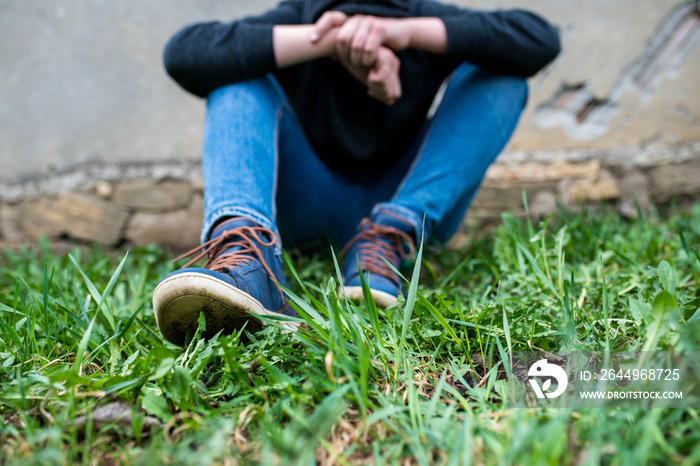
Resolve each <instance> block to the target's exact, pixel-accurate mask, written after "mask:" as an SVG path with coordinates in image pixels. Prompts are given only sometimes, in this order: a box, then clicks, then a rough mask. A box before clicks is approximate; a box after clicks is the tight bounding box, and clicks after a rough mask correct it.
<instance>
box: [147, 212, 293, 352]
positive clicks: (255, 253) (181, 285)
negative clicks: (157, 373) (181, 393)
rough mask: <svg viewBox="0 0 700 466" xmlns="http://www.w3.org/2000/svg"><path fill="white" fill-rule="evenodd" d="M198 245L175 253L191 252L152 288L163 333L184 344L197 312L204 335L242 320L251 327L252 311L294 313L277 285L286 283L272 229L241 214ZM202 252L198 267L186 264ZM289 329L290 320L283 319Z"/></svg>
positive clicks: (257, 324)
mask: <svg viewBox="0 0 700 466" xmlns="http://www.w3.org/2000/svg"><path fill="white" fill-rule="evenodd" d="M211 238H212V239H210V240H209V241H207V242H206V243H204V244H202V245H201V246H198V247H196V248H195V249H193V250H192V251H190V252H187V253H185V254H183V255H182V256H180V257H178V258H177V259H175V261H178V260H180V259H183V258H185V257H190V256H195V257H194V258H193V259H192V260H191V261H190V262H188V263H187V264H186V265H185V266H184V268H182V269H180V270H177V271H175V272H173V273H171V274H169V275H168V276H167V277H165V278H164V279H163V280H162V281H161V282H160V283H159V284H158V286H157V287H156V289H155V291H154V292H153V311H154V313H155V316H156V323H157V324H158V328H159V329H160V331H161V333H162V334H163V336H164V337H165V338H166V339H167V340H168V341H170V342H172V343H174V344H176V345H180V346H182V345H184V344H185V338H186V336H187V334H188V333H189V334H194V332H195V330H196V329H197V326H198V323H197V319H199V315H200V312H204V315H205V318H206V327H207V328H206V331H205V332H204V333H203V335H204V337H207V338H211V337H212V336H214V335H216V333H218V332H219V331H220V330H223V331H224V333H226V334H230V333H233V332H235V331H237V330H239V329H240V328H241V327H243V325H246V330H247V331H249V332H256V331H258V330H260V329H261V328H262V326H263V323H262V321H261V320H260V319H258V318H257V317H256V315H261V316H266V315H267V316H269V315H273V316H274V315H286V316H290V317H296V313H295V312H294V310H293V309H292V308H291V306H289V304H287V302H286V301H285V298H284V294H283V293H282V290H281V289H280V288H279V287H278V286H277V285H276V284H275V282H274V281H273V279H274V280H275V281H277V283H279V284H280V285H282V286H284V287H287V286H288V285H287V280H286V278H285V277H284V272H283V270H282V261H281V259H280V258H279V256H277V255H276V254H275V246H274V245H275V241H276V240H277V238H276V236H275V234H274V233H273V232H272V231H270V230H268V229H267V228H262V227H260V226H258V225H257V224H255V223H253V222H251V221H250V220H248V219H246V218H232V219H230V220H227V221H225V222H223V223H221V224H220V225H219V226H217V227H216V228H215V229H214V231H213V232H212V235H211ZM205 255H206V256H207V261H206V263H205V264H204V266H203V267H202V268H195V267H189V266H190V265H192V264H194V263H195V262H197V261H198V260H199V259H201V258H203V257H204V256H205ZM283 326H285V327H286V328H288V329H289V330H294V329H295V328H296V325H295V324H291V323H284V324H283Z"/></svg>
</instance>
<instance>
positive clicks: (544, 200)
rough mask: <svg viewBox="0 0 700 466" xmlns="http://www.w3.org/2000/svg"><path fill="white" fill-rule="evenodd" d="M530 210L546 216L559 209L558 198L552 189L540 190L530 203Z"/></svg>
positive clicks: (537, 214)
mask: <svg viewBox="0 0 700 466" xmlns="http://www.w3.org/2000/svg"><path fill="white" fill-rule="evenodd" d="M529 204H530V205H529V207H530V212H531V213H532V214H533V215H535V216H540V217H546V216H547V215H551V214H553V213H555V212H556V211H557V198H556V195H555V194H554V193H553V192H552V191H540V192H538V193H537V194H535V197H534V198H533V199H532V201H531V202H530V203H529Z"/></svg>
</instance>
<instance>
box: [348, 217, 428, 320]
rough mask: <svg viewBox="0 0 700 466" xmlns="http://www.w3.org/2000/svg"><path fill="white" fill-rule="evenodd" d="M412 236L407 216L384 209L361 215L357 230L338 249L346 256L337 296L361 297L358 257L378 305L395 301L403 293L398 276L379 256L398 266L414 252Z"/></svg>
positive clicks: (385, 304)
mask: <svg viewBox="0 0 700 466" xmlns="http://www.w3.org/2000/svg"><path fill="white" fill-rule="evenodd" d="M414 236H415V232H414V230H413V227H412V226H411V225H410V224H409V223H408V222H407V221H406V220H404V219H403V218H401V217H399V216H398V215H396V214H394V213H392V212H388V211H386V210H382V211H379V212H377V213H375V214H374V215H373V216H372V217H371V218H364V219H362V221H361V222H360V226H359V227H358V233H357V234H356V235H355V236H354V237H353V238H352V239H351V240H350V241H349V242H348V244H346V245H345V247H344V248H343V251H342V252H341V256H342V255H345V260H344V262H343V277H344V278H343V290H341V292H340V293H339V295H340V297H341V298H342V297H343V295H345V296H347V297H348V298H350V299H359V300H361V299H363V298H364V296H363V294H362V282H361V281H360V273H359V271H358V268H357V262H358V258H359V262H360V269H362V273H363V275H364V279H365V282H366V283H367V284H368V286H369V288H370V290H371V292H372V297H373V298H374V301H375V302H376V303H377V305H379V306H382V307H387V306H391V305H392V304H394V303H396V301H397V299H398V296H399V294H400V293H403V286H402V285H401V278H400V277H399V276H398V275H397V274H396V273H395V272H394V271H393V270H391V269H390V268H389V267H388V266H387V265H386V263H385V262H384V261H383V260H382V259H386V261H387V262H389V263H390V264H391V265H393V266H394V267H395V268H396V270H400V269H401V265H402V262H403V261H404V260H405V259H410V258H412V257H413V256H412V255H413V254H414V253H415V249H416V245H415V241H414V239H413V237H414Z"/></svg>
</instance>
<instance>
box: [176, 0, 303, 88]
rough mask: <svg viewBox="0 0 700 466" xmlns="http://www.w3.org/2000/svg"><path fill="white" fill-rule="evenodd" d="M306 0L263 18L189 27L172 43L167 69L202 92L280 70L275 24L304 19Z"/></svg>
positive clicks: (185, 85)
mask: <svg viewBox="0 0 700 466" xmlns="http://www.w3.org/2000/svg"><path fill="white" fill-rule="evenodd" d="M302 4H303V0H289V1H285V2H282V3H281V4H280V5H279V6H278V7H277V8H275V9H273V10H270V11H268V12H267V13H264V14H262V15H260V16H257V17H249V18H244V19H240V20H237V21H232V22H229V23H220V22H208V23H198V24H193V25H191V26H187V27H186V28H184V29H182V30H181V31H180V32H178V33H177V34H175V36H173V38H172V39H170V41H169V42H168V44H167V45H166V47H165V51H164V53H163V62H164V65H165V70H166V71H167V72H168V74H169V75H170V77H171V78H173V79H174V80H175V81H176V82H177V83H178V84H179V85H180V86H182V87H183V88H184V89H185V90H186V91H189V92H191V93H192V94H195V95H197V96H200V97H206V96H207V95H208V94H209V93H210V92H211V91H213V90H214V89H216V88H218V87H221V86H224V85H226V84H232V83H235V82H238V81H245V80H248V79H253V78H258V77H261V76H264V75H265V74H266V73H268V72H270V71H273V70H274V69H275V55H274V49H273V46H272V28H273V26H274V25H276V24H298V23H299V22H300V18H301V8H302Z"/></svg>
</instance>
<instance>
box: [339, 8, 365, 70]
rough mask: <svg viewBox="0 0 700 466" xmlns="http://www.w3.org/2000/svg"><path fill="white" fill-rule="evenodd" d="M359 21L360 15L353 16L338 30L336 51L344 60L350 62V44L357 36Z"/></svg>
mask: <svg viewBox="0 0 700 466" xmlns="http://www.w3.org/2000/svg"><path fill="white" fill-rule="evenodd" d="M359 20H360V15H355V16H352V17H350V18H348V20H347V21H345V23H343V25H342V26H340V29H339V30H338V35H337V36H336V38H335V49H336V51H337V52H338V56H339V57H340V58H341V59H342V60H346V61H350V53H349V50H350V42H351V41H352V38H353V36H354V35H355V30H356V29H357V26H358V25H359Z"/></svg>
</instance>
